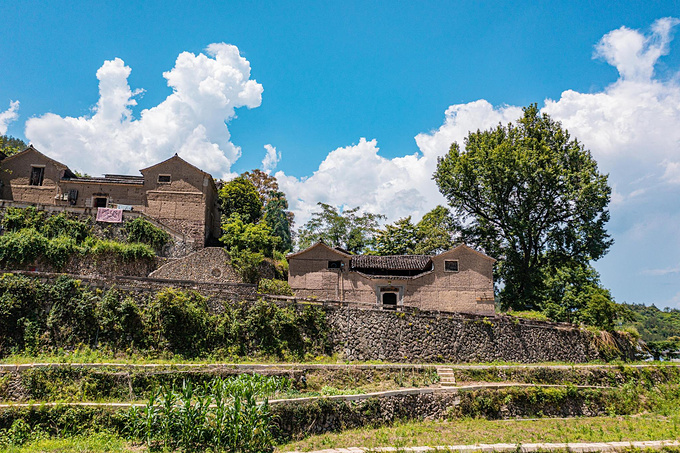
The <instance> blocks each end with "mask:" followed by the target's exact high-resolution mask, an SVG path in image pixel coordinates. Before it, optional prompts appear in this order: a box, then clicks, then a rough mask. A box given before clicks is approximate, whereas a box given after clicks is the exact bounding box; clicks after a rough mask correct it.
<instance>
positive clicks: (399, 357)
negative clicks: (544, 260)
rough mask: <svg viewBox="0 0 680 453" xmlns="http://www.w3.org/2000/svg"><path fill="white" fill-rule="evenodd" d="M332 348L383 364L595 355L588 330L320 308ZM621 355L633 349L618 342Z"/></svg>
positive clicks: (577, 359) (512, 321) (579, 359)
mask: <svg viewBox="0 0 680 453" xmlns="http://www.w3.org/2000/svg"><path fill="white" fill-rule="evenodd" d="M325 309H326V312H327V316H328V323H329V325H330V326H331V328H332V342H333V344H334V349H335V351H336V352H338V353H341V354H342V356H343V358H345V359H346V360H384V361H388V362H411V363H412V362H492V361H509V362H522V363H532V362H533V363H535V362H549V361H550V362H552V361H564V362H575V363H581V362H588V361H592V360H597V359H601V358H602V357H600V352H599V350H598V348H597V345H596V342H595V340H594V337H593V334H591V333H590V332H588V331H585V330H581V329H579V328H578V327H576V326H572V325H570V324H561V323H548V322H539V321H527V320H520V319H517V318H512V317H509V316H489V317H485V316H475V315H465V314H460V313H458V314H457V313H441V312H410V313H408V312H394V311H383V310H374V309H356V308H350V307H349V305H348V306H347V307H342V308H335V307H334V308H331V307H325ZM621 343H622V344H621V345H620V346H621V347H622V348H623V352H622V355H623V356H624V358H632V357H633V356H634V351H633V350H632V347H630V345H628V346H626V343H625V342H624V341H621Z"/></svg>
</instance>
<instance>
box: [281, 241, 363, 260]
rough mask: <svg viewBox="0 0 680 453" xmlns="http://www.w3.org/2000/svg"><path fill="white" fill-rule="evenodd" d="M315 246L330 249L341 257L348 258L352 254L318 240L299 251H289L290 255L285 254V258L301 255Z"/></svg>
mask: <svg viewBox="0 0 680 453" xmlns="http://www.w3.org/2000/svg"><path fill="white" fill-rule="evenodd" d="M317 247H323V248H325V249H326V250H329V251H331V252H333V253H337V254H338V255H340V256H342V257H343V258H349V257H351V256H352V255H350V254H349V253H345V252H343V251H341V250H338V249H337V248H333V247H329V246H327V245H326V244H324V243H323V242H321V241H319V242H317V243H316V244H314V245H311V246H309V247H307V248H306V249H304V250H300V251H299V252H296V253H291V254H290V255H287V256H286V258H287V259H290V258H295V257H297V256H299V255H303V254H305V253H307V252H309V251H311V250H312V249H315V248H317Z"/></svg>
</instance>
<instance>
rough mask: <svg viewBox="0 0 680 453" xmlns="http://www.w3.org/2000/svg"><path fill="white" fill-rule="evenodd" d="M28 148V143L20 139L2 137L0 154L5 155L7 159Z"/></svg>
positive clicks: (8, 136) (0, 139)
mask: <svg viewBox="0 0 680 453" xmlns="http://www.w3.org/2000/svg"><path fill="white" fill-rule="evenodd" d="M26 146H27V145H26V143H25V142H24V141H23V140H21V139H19V138H14V137H12V136H10V135H0V152H2V153H4V154H5V155H6V156H7V157H9V156H12V155H14V154H16V153H18V152H21V151H23V150H25V149H26Z"/></svg>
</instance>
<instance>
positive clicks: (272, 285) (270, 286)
mask: <svg viewBox="0 0 680 453" xmlns="http://www.w3.org/2000/svg"><path fill="white" fill-rule="evenodd" d="M257 292H258V293H260V294H274V295H278V296H292V295H293V290H292V289H291V288H290V285H289V284H288V282H287V281H285V280H276V279H269V278H263V279H261V280H260V281H259V282H258V284H257Z"/></svg>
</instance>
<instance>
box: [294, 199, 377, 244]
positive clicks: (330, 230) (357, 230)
mask: <svg viewBox="0 0 680 453" xmlns="http://www.w3.org/2000/svg"><path fill="white" fill-rule="evenodd" d="M318 205H319V206H320V207H321V211H320V212H315V213H314V214H312V218H311V219H310V220H309V222H307V223H305V224H304V225H303V226H302V228H300V231H299V232H298V246H299V248H301V249H304V248H307V247H309V246H311V245H313V244H314V243H316V242H319V241H322V242H324V243H325V244H327V245H329V246H331V247H341V248H343V249H345V250H348V251H349V252H351V253H363V252H365V251H367V250H368V249H369V248H370V246H371V243H372V240H373V237H374V236H375V235H376V233H377V231H378V222H379V221H380V219H382V218H384V216H382V215H380V214H372V213H370V212H368V213H364V214H361V215H360V214H359V213H358V212H359V208H358V207H356V208H353V209H345V210H342V211H338V209H337V208H336V207H334V206H331V205H328V204H326V203H318Z"/></svg>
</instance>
